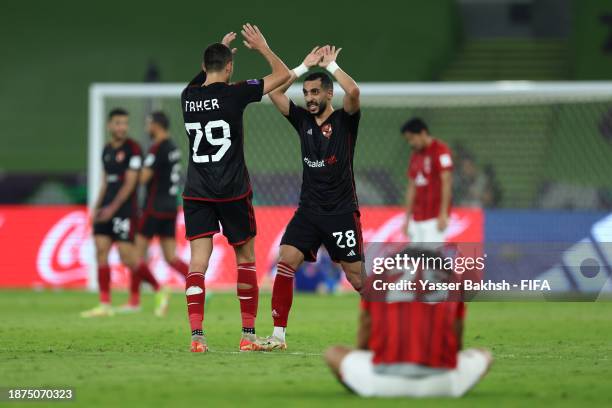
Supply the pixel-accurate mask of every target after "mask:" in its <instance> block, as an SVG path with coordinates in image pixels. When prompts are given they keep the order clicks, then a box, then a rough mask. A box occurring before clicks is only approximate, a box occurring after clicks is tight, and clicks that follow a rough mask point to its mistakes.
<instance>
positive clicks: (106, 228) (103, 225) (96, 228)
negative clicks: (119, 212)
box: [93, 216, 136, 242]
mask: <svg viewBox="0 0 612 408" xmlns="http://www.w3.org/2000/svg"><path fill="white" fill-rule="evenodd" d="M135 230H136V218H135V217H122V216H117V217H113V218H111V219H110V221H107V222H95V223H94V225H93V233H94V235H107V236H109V237H110V238H111V239H112V240H113V241H121V242H133V241H134V232H135Z"/></svg>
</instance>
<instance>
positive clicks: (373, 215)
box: [0, 206, 483, 289]
mask: <svg viewBox="0 0 612 408" xmlns="http://www.w3.org/2000/svg"><path fill="white" fill-rule="evenodd" d="M294 211H295V208H293V207H276V206H274V207H266V206H261V207H256V208H255V216H256V219H257V238H256V244H255V252H256V258H257V273H258V277H259V280H260V282H261V283H262V284H263V285H264V286H265V285H266V283H267V282H268V281H269V277H271V276H272V274H273V271H274V267H275V264H276V259H277V254H278V245H279V242H280V239H281V236H282V234H283V232H284V230H285V226H286V225H287V223H288V222H289V220H290V218H291V216H292V215H293V213H294ZM404 214H405V213H404V209H403V208H401V207H364V208H362V210H361V220H362V227H363V239H364V242H365V244H366V246H367V243H368V242H378V243H380V242H407V241H408V238H407V237H406V235H405V233H404V231H403V228H402V227H403V225H404V216H405V215H404ZM184 235H185V227H184V222H183V215H182V213H179V216H178V217H177V251H178V255H179V256H180V257H181V258H182V259H184V260H185V261H187V262H188V261H189V243H188V242H187V241H186V240H185V238H184ZM446 239H447V240H448V241H450V242H482V239H483V213H482V211H481V210H480V209H467V208H457V209H454V210H453V212H452V214H451V218H450V224H449V228H448V230H447V236H446ZM213 242H214V251H213V256H212V258H211V260H210V264H209V269H208V271H207V274H206V285H207V287H210V288H213V289H230V288H232V289H233V288H235V284H236V283H235V282H236V268H235V258H234V251H233V249H232V247H231V246H230V245H228V243H227V240H226V239H225V237H224V236H223V235H222V234H216V235H215V236H214V238H213ZM0 248H2V253H3V256H2V257H1V260H0V262H1V266H0V287H23V288H37V287H39V288H47V287H50V288H52V287H59V288H85V287H89V288H95V261H94V259H95V258H94V248H93V237H92V230H91V221H90V216H89V214H88V212H87V209H86V207H83V206H1V207H0ZM109 261H110V264H111V268H112V284H113V286H114V287H126V286H127V284H128V271H127V269H126V268H125V267H124V266H122V265H121V263H120V261H119V254H118V252H117V251H116V249H113V250H112V251H111V253H110V259H109ZM148 262H149V264H150V266H151V270H152V271H153V272H154V274H155V276H156V277H157V278H158V279H159V281H160V282H162V283H164V284H166V285H169V286H173V287H183V285H184V281H183V278H182V277H181V276H179V275H178V274H177V273H175V272H173V271H172V269H171V268H170V267H168V266H167V265H166V263H165V262H164V260H163V256H162V254H161V249H160V247H159V245H158V243H157V241H155V240H154V241H153V242H152V245H151V246H150V248H149V257H148Z"/></svg>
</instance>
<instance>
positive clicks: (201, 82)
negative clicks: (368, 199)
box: [181, 24, 289, 352]
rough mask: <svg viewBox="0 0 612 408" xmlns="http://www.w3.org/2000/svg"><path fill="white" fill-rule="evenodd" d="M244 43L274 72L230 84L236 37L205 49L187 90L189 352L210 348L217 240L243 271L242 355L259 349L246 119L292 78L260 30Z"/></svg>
mask: <svg viewBox="0 0 612 408" xmlns="http://www.w3.org/2000/svg"><path fill="white" fill-rule="evenodd" d="M242 28H243V29H242V35H243V37H244V41H243V42H244V44H245V46H246V47H247V48H249V49H253V50H256V51H258V52H259V53H260V54H261V55H262V56H263V57H264V58H265V59H266V61H267V62H268V63H269V64H270V66H271V68H272V73H271V74H269V75H267V76H266V77H264V78H263V79H251V80H248V81H244V82H237V83H230V78H231V76H232V72H233V69H234V62H233V55H232V54H233V52H234V51H235V49H234V50H232V49H230V48H229V45H230V43H231V41H232V40H233V39H234V38H235V37H236V34H235V33H229V34H227V35H226V36H225V37H224V39H223V42H222V43H216V44H212V45H210V46H209V47H208V48H206V50H205V51H204V61H203V63H202V70H203V72H202V73H200V74H198V76H197V77H196V78H195V79H194V80H193V81H192V82H191V83H190V84H189V85H188V86H187V87H186V88H185V89H184V90H183V93H182V95H181V105H182V111H183V119H184V121H185V128H186V130H187V136H188V137H189V147H190V157H189V165H188V168H187V180H186V183H185V189H184V192H183V200H184V201H183V202H184V204H183V206H184V212H185V229H186V235H187V239H188V240H189V241H190V246H191V261H190V264H189V274H188V275H187V280H186V288H185V294H186V298H187V310H188V314H189V323H190V325H191V351H192V352H205V351H207V350H208V346H207V344H206V337H205V336H204V332H203V326H202V323H203V318H204V299H205V285H204V274H205V273H206V270H207V268H208V262H209V259H210V256H211V254H212V250H213V241H212V236H213V235H214V234H216V233H218V232H219V231H220V229H219V225H221V227H222V228H223V235H225V236H226V237H227V240H228V241H229V243H230V244H231V245H232V246H233V247H234V250H235V253H236V263H237V269H238V273H237V276H238V279H237V285H236V286H237V295H238V299H239V300H240V311H241V315H242V338H241V341H240V346H239V349H240V350H241V351H251V350H258V349H259V345H258V341H257V337H256V336H255V317H256V315H257V303H258V296H259V288H258V285H257V274H256V270H255V251H254V237H255V234H256V227H255V216H254V212H253V206H252V204H251V199H252V195H253V193H252V190H251V183H250V181H249V174H248V171H247V168H246V165H245V161H244V150H243V146H244V140H243V138H244V135H243V123H242V114H243V112H244V109H245V108H246V107H247V105H248V104H250V103H252V102H259V101H260V100H261V98H262V96H263V95H265V94H267V93H268V92H270V91H271V90H273V89H275V88H277V87H278V86H280V85H282V84H283V83H284V82H285V81H287V80H288V79H289V70H288V69H287V67H286V66H285V64H284V63H283V62H282V61H281V60H280V58H278V57H277V56H276V55H275V54H274V52H272V50H271V49H270V47H269V46H268V44H267V42H266V39H265V38H264V36H263V35H262V34H261V32H260V31H259V29H258V28H257V26H252V25H251V24H245V25H243V27H242Z"/></svg>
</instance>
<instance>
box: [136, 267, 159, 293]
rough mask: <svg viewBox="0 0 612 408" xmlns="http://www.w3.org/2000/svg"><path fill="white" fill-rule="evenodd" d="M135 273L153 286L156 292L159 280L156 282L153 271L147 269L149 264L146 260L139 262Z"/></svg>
mask: <svg viewBox="0 0 612 408" xmlns="http://www.w3.org/2000/svg"><path fill="white" fill-rule="evenodd" d="M137 273H138V275H139V276H140V278H141V279H142V280H144V281H145V282H148V283H149V284H150V285H151V286H152V287H153V290H154V291H156V292H157V291H158V290H159V282H157V279H155V276H153V273H152V272H151V269H149V265H147V264H146V262H141V263H140V265H138V272H137Z"/></svg>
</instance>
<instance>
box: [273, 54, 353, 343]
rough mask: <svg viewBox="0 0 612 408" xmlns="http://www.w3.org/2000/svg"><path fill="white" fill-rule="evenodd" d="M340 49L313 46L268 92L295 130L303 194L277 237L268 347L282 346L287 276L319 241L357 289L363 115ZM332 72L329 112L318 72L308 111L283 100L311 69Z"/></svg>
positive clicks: (326, 83)
mask: <svg viewBox="0 0 612 408" xmlns="http://www.w3.org/2000/svg"><path fill="white" fill-rule="evenodd" d="M339 52H340V49H336V47H333V46H325V47H321V48H318V47H315V48H314V49H313V50H312V51H311V52H310V54H308V55H307V56H306V58H305V59H304V61H303V63H302V64H301V65H300V66H299V67H297V68H295V69H294V70H293V71H292V75H291V78H290V80H289V81H287V82H286V83H285V84H283V86H281V87H280V88H279V89H276V90H274V92H272V93H271V94H270V99H272V102H273V103H274V105H275V106H276V107H277V108H278V110H279V111H280V112H281V113H282V114H283V115H284V116H285V117H286V118H287V120H289V122H290V123H291V125H292V126H293V127H294V129H295V130H296V132H297V134H298V136H299V139H300V145H301V150H302V166H303V167H302V169H303V170H302V171H303V181H302V192H301V195H300V204H299V208H298V209H297V211H296V212H295V214H294V216H293V218H292V219H291V221H290V222H289V225H287V228H286V230H285V234H284V235H283V238H282V239H281V246H280V251H279V252H280V254H279V262H278V267H277V274H276V277H275V279H274V287H273V289H272V317H273V319H274V332H273V333H272V336H270V337H268V339H267V340H266V341H265V342H264V343H262V346H263V347H264V349H266V350H274V349H285V348H286V347H287V345H286V343H285V329H286V327H287V319H288V316H289V310H290V308H291V304H292V299H293V279H294V276H295V271H296V269H297V268H298V267H299V266H300V265H301V264H302V262H304V261H307V262H313V261H315V260H316V254H317V251H318V250H319V247H320V246H321V244H323V245H325V248H326V249H327V251H328V252H329V254H330V256H331V258H332V259H333V260H334V261H335V262H339V263H340V264H341V266H342V269H343V270H344V272H345V274H346V277H347V279H348V281H349V282H350V283H351V285H352V286H353V288H355V290H358V291H359V290H361V288H362V285H363V276H364V274H363V262H362V261H363V252H362V248H363V245H362V237H361V223H360V217H359V210H358V204H357V194H356V191H355V180H354V178H353V155H354V153H355V143H356V142H357V130H358V127H359V119H360V117H361V112H360V102H359V87H358V86H357V84H356V83H355V81H354V80H353V78H351V77H350V76H349V75H348V74H347V73H346V72H344V71H343V70H342V69H340V67H338V64H337V63H336V57H337V56H338V53H339ZM315 65H318V66H319V67H322V68H325V69H326V70H327V71H328V72H329V73H330V74H331V75H333V76H334V77H335V78H336V80H337V81H338V83H339V84H340V86H341V87H342V89H343V90H344V92H345V95H344V100H343V104H342V109H338V110H334V108H333V107H332V98H333V94H334V90H333V82H332V79H331V77H330V76H329V75H327V74H326V73H323V72H317V73H313V74H310V75H308V76H307V77H306V78H305V79H304V85H303V92H304V101H305V103H306V108H302V107H298V106H296V105H295V104H294V103H293V102H292V101H291V100H289V98H288V97H287V96H286V95H285V92H286V91H287V89H288V88H289V86H290V85H291V84H292V83H293V82H294V81H295V80H297V78H298V77H300V76H301V75H302V74H304V73H306V72H307V71H308V69H309V68H310V67H313V66H315Z"/></svg>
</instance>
